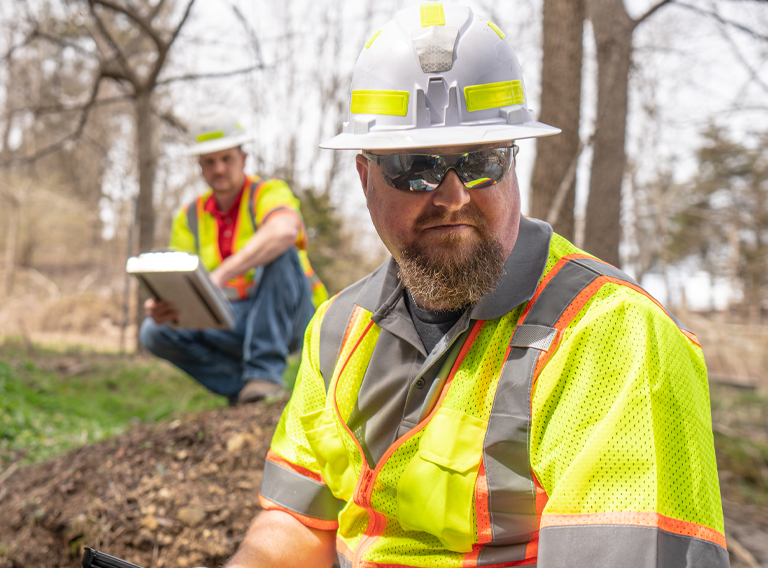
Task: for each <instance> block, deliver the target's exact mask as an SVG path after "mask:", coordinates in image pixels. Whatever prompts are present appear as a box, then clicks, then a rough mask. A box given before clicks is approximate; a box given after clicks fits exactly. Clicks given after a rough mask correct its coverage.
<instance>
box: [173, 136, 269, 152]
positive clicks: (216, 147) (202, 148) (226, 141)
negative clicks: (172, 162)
mask: <svg viewBox="0 0 768 568" xmlns="http://www.w3.org/2000/svg"><path fill="white" fill-rule="evenodd" d="M253 140H255V138H254V137H253V136H251V135H250V134H241V135H239V136H225V137H223V138H216V139H215V140H206V141H205V142H199V143H196V144H193V145H192V146H189V147H187V148H186V150H184V155H185V156H202V155H203V154H212V153H213V152H220V151H221V150H229V149H230V148H237V147H238V146H241V145H242V144H245V143H247V142H252V141H253Z"/></svg>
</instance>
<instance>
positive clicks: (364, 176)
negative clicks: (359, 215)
mask: <svg viewBox="0 0 768 568" xmlns="http://www.w3.org/2000/svg"><path fill="white" fill-rule="evenodd" d="M370 164H371V163H370V162H369V161H368V158H366V157H365V156H363V155H362V154H358V155H357V156H355V165H356V166H357V174H358V175H359V176H360V183H361V184H362V186H363V193H365V196H366V197H368V174H369V173H370V170H369V169H368V168H369V166H370Z"/></svg>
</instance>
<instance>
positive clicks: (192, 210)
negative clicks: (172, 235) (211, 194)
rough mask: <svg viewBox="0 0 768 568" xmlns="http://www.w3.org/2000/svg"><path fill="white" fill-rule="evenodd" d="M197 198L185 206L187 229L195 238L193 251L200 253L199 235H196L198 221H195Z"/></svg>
mask: <svg viewBox="0 0 768 568" xmlns="http://www.w3.org/2000/svg"><path fill="white" fill-rule="evenodd" d="M198 199H200V198H199V197H198V198H197V199H195V200H194V201H193V202H192V203H190V204H189V205H188V206H187V227H189V232H190V233H192V236H193V237H195V250H196V251H197V252H198V254H199V253H200V235H198V234H197V228H198V225H199V223H198V219H197V201H198Z"/></svg>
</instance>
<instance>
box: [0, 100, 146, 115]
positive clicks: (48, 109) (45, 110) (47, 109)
mask: <svg viewBox="0 0 768 568" xmlns="http://www.w3.org/2000/svg"><path fill="white" fill-rule="evenodd" d="M130 98H131V97H130V96H128V95H120V96H115V97H105V98H103V99H96V100H95V101H93V103H90V104H92V106H94V107H98V106H104V105H109V104H112V103H118V102H122V101H127V100H130ZM88 104H89V102H86V103H83V104H81V105H74V106H68V105H65V104H60V105H50V106H44V107H20V108H13V109H10V110H9V111H7V113H6V115H7V116H12V115H14V114H18V113H22V112H34V113H35V114H50V113H54V112H74V111H77V110H79V111H82V110H84V109H85V107H86V106H88Z"/></svg>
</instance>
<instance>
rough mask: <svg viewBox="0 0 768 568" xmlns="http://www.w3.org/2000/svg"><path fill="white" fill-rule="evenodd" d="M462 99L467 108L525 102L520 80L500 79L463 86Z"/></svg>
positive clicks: (493, 106) (480, 108)
mask: <svg viewBox="0 0 768 568" xmlns="http://www.w3.org/2000/svg"><path fill="white" fill-rule="evenodd" d="M464 100H465V101H466V102H467V110H468V111H470V112H472V111H475V110H485V109H487V108H496V107H503V106H507V105H519V104H522V103H523V102H525V96H524V95H523V82H522V81H501V82H499V83H487V84H485V85H470V86H469V87H464Z"/></svg>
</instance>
